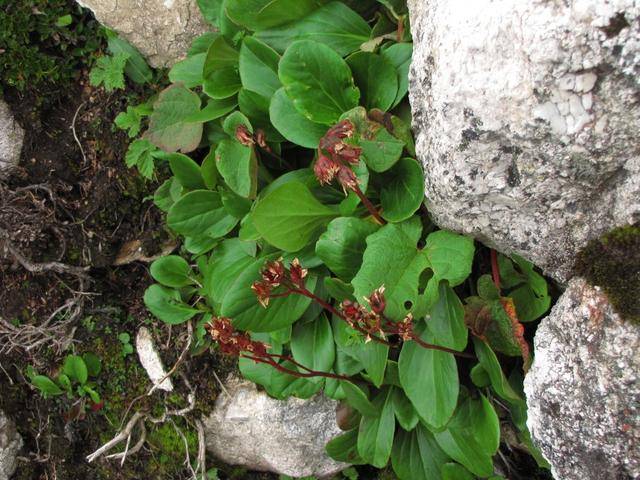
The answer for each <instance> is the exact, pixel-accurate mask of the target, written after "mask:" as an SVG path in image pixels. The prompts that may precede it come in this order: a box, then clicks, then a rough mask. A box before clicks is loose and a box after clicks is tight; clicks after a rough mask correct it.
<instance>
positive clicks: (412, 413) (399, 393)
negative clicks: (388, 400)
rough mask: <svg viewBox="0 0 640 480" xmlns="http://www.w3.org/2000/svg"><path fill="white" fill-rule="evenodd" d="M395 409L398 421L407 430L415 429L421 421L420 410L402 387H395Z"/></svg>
mask: <svg viewBox="0 0 640 480" xmlns="http://www.w3.org/2000/svg"><path fill="white" fill-rule="evenodd" d="M393 411H394V413H395V415H396V419H397V420H398V423H399V424H400V426H401V427H402V428H404V429H405V430H406V431H407V432H409V431H411V430H413V429H414V428H415V427H416V425H417V424H418V422H419V421H420V417H419V416H418V412H416V409H415V408H413V405H412V404H411V400H409V398H408V397H407V396H406V395H405V394H404V391H403V390H402V389H401V388H394V389H393Z"/></svg>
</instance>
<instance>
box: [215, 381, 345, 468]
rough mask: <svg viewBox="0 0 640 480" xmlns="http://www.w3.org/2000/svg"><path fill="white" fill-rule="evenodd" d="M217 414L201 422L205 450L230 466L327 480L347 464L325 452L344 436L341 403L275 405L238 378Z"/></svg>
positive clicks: (317, 400) (279, 402) (315, 399)
mask: <svg viewBox="0 0 640 480" xmlns="http://www.w3.org/2000/svg"><path fill="white" fill-rule="evenodd" d="M226 389H227V391H228V392H229V396H227V395H226V394H225V393H221V394H220V396H219V397H218V399H217V400H216V405H215V409H214V411H213V413H212V414H211V415H210V416H209V417H207V418H205V419H203V422H204V425H205V432H206V440H207V449H208V450H209V451H211V452H212V453H213V454H214V455H215V456H216V457H217V458H219V459H220V460H222V461H223V462H225V463H228V464H231V465H242V466H244V467H247V468H249V469H251V470H260V471H268V472H274V473H279V474H284V475H289V476H292V477H296V478H297V477H306V476H311V475H313V476H316V477H326V476H330V475H333V474H335V473H337V472H339V471H341V470H343V469H344V468H346V467H348V465H346V464H342V463H338V462H335V461H334V460H332V459H331V458H329V457H328V456H327V454H326V453H325V450H324V447H325V445H326V443H327V442H328V441H329V440H331V439H332V438H333V437H335V436H337V435H340V434H341V433H344V432H342V430H340V428H339V427H338V424H337V418H336V408H337V406H338V402H336V401H334V400H330V399H328V398H326V397H324V396H322V395H317V396H315V397H313V398H311V399H309V400H301V399H298V398H293V397H291V398H288V399H287V400H276V399H273V398H271V397H269V396H268V395H267V394H266V393H265V392H259V391H258V390H257V388H256V386H255V385H254V384H253V383H251V382H247V381H244V380H240V379H238V378H233V377H232V378H230V379H229V380H228V381H227V382H226Z"/></svg>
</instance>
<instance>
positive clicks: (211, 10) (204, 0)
mask: <svg viewBox="0 0 640 480" xmlns="http://www.w3.org/2000/svg"><path fill="white" fill-rule="evenodd" d="M197 1H198V7H200V11H201V12H202V16H203V17H204V19H205V20H206V21H207V22H209V23H210V24H211V25H213V26H215V27H217V26H218V17H219V15H220V8H221V7H222V0H197Z"/></svg>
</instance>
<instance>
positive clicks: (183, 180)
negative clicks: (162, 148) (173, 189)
mask: <svg viewBox="0 0 640 480" xmlns="http://www.w3.org/2000/svg"><path fill="white" fill-rule="evenodd" d="M159 158H162V159H163V160H168V161H169V167H170V168H171V172H173V175H174V176H175V177H176V178H177V179H178V181H179V182H180V184H181V185H182V186H183V187H185V188H188V189H190V190H198V189H203V188H205V185H204V180H203V179H202V172H201V170H200V165H198V164H197V163H196V162H194V161H193V160H192V159H191V158H189V157H187V156H186V155H184V154H182V153H168V154H164V155H160V156H159Z"/></svg>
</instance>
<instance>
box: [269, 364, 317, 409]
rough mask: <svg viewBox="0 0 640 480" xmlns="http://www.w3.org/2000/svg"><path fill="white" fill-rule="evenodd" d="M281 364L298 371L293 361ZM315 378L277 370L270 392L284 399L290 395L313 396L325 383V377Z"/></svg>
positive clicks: (299, 396)
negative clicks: (316, 379)
mask: <svg viewBox="0 0 640 480" xmlns="http://www.w3.org/2000/svg"><path fill="white" fill-rule="evenodd" d="M280 365H282V366H283V367H284V368H286V369H288V370H292V371H294V372H295V371H296V366H295V365H294V364H293V363H292V362H289V361H284V362H282V363H281V364H280ZM313 380H314V379H309V378H300V377H296V376H294V375H290V374H288V373H284V372H280V371H276V373H275V374H274V375H273V377H272V379H271V389H270V390H268V392H269V394H270V395H272V396H274V397H276V398H279V399H283V400H284V399H286V398H288V397H290V396H295V397H298V398H311V397H312V396H314V395H315V394H316V393H318V392H319V391H320V390H321V389H322V387H323V386H324V383H325V382H324V380H325V379H324V378H323V379H320V380H319V381H313Z"/></svg>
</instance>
